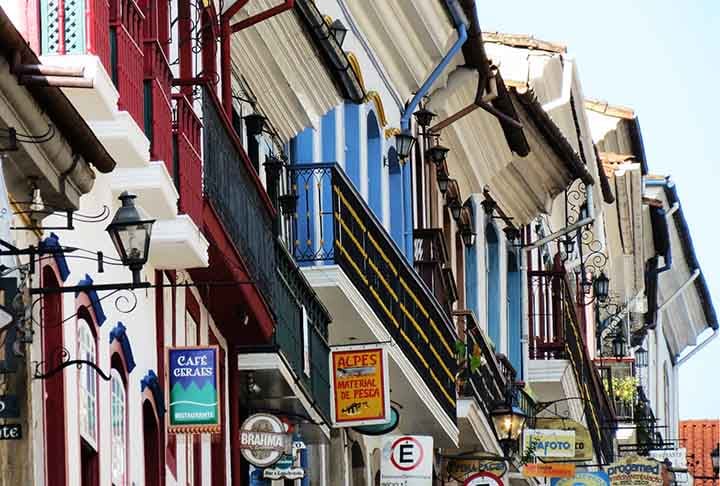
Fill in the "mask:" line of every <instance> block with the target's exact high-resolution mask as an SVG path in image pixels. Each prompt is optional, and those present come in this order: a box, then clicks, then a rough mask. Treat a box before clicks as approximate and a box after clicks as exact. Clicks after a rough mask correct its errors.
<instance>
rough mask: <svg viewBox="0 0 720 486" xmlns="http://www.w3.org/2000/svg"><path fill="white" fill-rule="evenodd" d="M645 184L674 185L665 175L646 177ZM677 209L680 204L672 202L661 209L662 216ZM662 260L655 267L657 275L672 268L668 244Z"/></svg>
mask: <svg viewBox="0 0 720 486" xmlns="http://www.w3.org/2000/svg"><path fill="white" fill-rule="evenodd" d="M645 185H646V186H647V187H673V186H674V185H675V183H674V182H673V181H672V180H670V178H669V177H666V178H665V179H662V180H657V179H646V180H645ZM678 209H680V204H679V203H677V202H674V203H673V205H672V206H670V208H669V209H667V210H665V211H663V216H665V217H666V218H669V217H670V216H672V215H673V213H675V211H677V210H678ZM663 261H664V263H665V264H664V265H663V266H662V267H660V268H658V269H657V273H658V275H659V274H661V273H663V272H667V271H668V270H670V269H671V268H672V249H671V248H670V245H668V249H667V251H666V252H665V254H664V255H663Z"/></svg>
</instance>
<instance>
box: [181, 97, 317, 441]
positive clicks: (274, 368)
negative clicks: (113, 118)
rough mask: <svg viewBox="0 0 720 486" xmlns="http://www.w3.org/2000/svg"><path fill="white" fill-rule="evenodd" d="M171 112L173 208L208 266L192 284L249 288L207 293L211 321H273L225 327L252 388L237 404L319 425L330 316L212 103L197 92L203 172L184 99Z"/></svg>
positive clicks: (310, 433) (194, 122)
mask: <svg viewBox="0 0 720 486" xmlns="http://www.w3.org/2000/svg"><path fill="white" fill-rule="evenodd" d="M175 106H176V120H175V142H174V144H175V146H176V160H177V172H176V179H175V180H176V181H177V183H178V185H179V193H180V195H181V197H180V208H181V210H182V211H183V212H185V213H187V214H189V215H192V217H193V218H194V219H195V218H198V224H199V225H200V226H202V227H203V228H204V231H205V233H206V235H207V236H208V239H209V240H211V250H210V267H209V268H208V269H207V270H203V271H199V272H196V273H194V274H193V278H198V279H203V280H223V279H232V278H234V279H244V280H247V279H249V280H251V281H252V282H253V284H252V285H245V286H241V287H238V288H230V289H222V288H217V289H214V292H213V295H212V296H211V297H210V298H209V300H210V310H211V313H212V314H213V317H214V318H215V321H216V322H226V323H235V322H237V320H238V317H237V312H238V311H237V310H236V309H240V312H243V313H245V315H246V316H247V319H248V320H251V319H252V320H253V321H257V322H259V321H260V319H261V317H262V316H263V315H265V314H264V313H265V312H266V313H267V314H268V315H269V316H270V320H271V322H270V328H269V329H266V328H265V327H264V325H263V324H262V323H260V324H257V322H255V323H254V324H257V325H247V326H235V325H234V326H228V328H227V332H228V333H229V334H231V335H233V337H234V338H235V339H236V341H238V342H242V343H247V346H243V347H242V348H239V349H238V351H239V352H240V355H239V361H238V369H239V371H240V372H241V378H242V379H243V380H245V383H246V384H247V383H249V381H250V380H252V381H253V383H255V384H257V385H258V386H259V387H260V392H258V393H256V394H255V395H254V396H246V395H247V394H246V393H245V391H244V390H247V388H243V389H242V390H243V392H242V393H241V399H243V400H250V401H252V402H253V403H252V404H251V405H252V406H253V407H255V408H265V409H275V410H282V411H283V412H285V413H291V414H297V415H298V416H309V417H310V418H311V419H312V420H311V422H314V423H320V422H323V421H325V422H326V421H328V420H329V416H330V413H329V410H330V381H329V376H328V374H329V369H328V363H329V346H328V342H327V340H328V327H329V323H330V315H329V314H328V312H327V310H326V309H325V307H324V306H323V304H322V302H321V301H320V299H319V298H318V296H317V295H316V294H315V291H314V290H313V288H312V287H311V286H310V284H309V283H308V282H307V280H306V279H305V277H304V276H303V273H302V272H301V271H300V269H299V268H298V266H297V264H296V263H295V261H294V260H293V258H292V255H290V254H289V253H288V252H287V250H286V249H285V247H284V246H283V244H282V243H281V241H280V240H279V239H278V238H277V236H276V233H275V230H274V228H275V224H274V218H275V213H274V210H273V208H272V206H271V205H270V202H269V199H268V197H267V194H266V193H265V191H264V189H263V187H262V185H261V184H260V182H259V179H258V178H257V175H256V173H255V171H254V169H253V168H252V165H251V164H250V161H249V160H248V158H247V155H246V154H245V152H244V150H243V148H242V146H241V144H240V141H239V139H238V138H237V135H236V133H235V132H234V130H233V128H232V126H231V124H230V121H229V119H228V118H227V116H226V115H225V113H224V112H223V111H222V108H221V107H220V103H219V101H218V99H217V96H216V95H215V94H214V93H213V92H211V91H209V90H207V89H205V90H204V91H203V121H202V126H203V137H202V143H203V144H204V151H203V152H204V155H205V158H204V161H203V163H202V166H201V165H200V164H199V155H198V154H199V150H198V148H199V147H198V143H199V141H200V138H199V129H200V122H199V120H198V119H197V117H196V116H195V115H194V113H193V112H192V107H191V106H190V104H189V103H188V101H187V100H186V99H185V98H184V97H180V96H178V97H176V98H175ZM201 174H202V179H200V177H199V176H200V175H201ZM200 180H202V185H201V184H200ZM218 228H219V230H218ZM241 301H242V304H245V305H241ZM262 309H265V311H263V310H262ZM226 326H227V325H226ZM233 333H235V334H233ZM308 427H310V426H308ZM310 428H312V427H310ZM320 432H322V433H320ZM321 435H324V436H325V437H326V438H329V429H328V428H327V427H326V426H321V427H320V428H319V429H317V430H316V429H313V430H306V431H304V432H303V436H304V437H309V440H311V441H312V440H314V439H313V438H317V440H321Z"/></svg>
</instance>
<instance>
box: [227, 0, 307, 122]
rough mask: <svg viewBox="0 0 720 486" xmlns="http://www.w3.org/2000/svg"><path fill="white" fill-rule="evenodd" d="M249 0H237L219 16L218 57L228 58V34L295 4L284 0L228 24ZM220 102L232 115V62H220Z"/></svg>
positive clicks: (288, 8)
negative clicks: (221, 68)
mask: <svg viewBox="0 0 720 486" xmlns="http://www.w3.org/2000/svg"><path fill="white" fill-rule="evenodd" d="M249 1H250V0H238V1H237V3H235V4H234V5H233V6H232V7H230V8H229V9H227V10H226V11H225V13H224V14H222V16H221V18H220V38H221V42H220V59H227V60H229V59H230V36H231V35H232V34H234V33H235V32H240V31H241V30H243V29H246V28H248V27H251V26H253V25H255V24H257V23H259V22H262V21H264V20H267V19H269V18H270V17H274V16H275V15H277V14H279V13H282V12H285V11H286V10H291V9H292V8H293V7H294V6H295V0H285V1H284V2H283V3H281V4H280V5H276V6H275V7H271V8H269V9H267V10H263V11H262V12H259V13H257V14H255V15H252V16H250V17H248V18H246V19H243V20H241V21H240V22H238V23H237V24H234V25H230V19H231V18H232V17H233V16H234V15H235V14H236V13H238V12H239V11H240V9H241V8H243V7H244V6H245V5H247V3H248V2H249ZM222 67H223V70H222V102H223V105H225V111H226V112H227V114H228V115H229V116H232V86H231V84H230V83H231V81H230V78H231V75H232V63H230V62H224V63H222Z"/></svg>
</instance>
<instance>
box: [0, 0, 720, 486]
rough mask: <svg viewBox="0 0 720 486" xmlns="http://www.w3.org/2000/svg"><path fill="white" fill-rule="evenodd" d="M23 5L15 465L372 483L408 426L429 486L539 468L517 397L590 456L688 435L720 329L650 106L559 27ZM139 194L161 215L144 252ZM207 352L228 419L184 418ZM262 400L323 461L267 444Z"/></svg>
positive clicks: (154, 1)
mask: <svg viewBox="0 0 720 486" xmlns="http://www.w3.org/2000/svg"><path fill="white" fill-rule="evenodd" d="M0 7H1V9H2V10H0V13H2V16H0V35H2V36H4V37H3V41H4V42H3V47H2V49H4V50H3V55H4V56H5V57H4V64H3V65H1V66H0V68H2V69H3V71H2V73H4V74H1V73H0V75H1V76H2V77H1V78H0V82H2V84H0V89H1V91H0V94H2V95H3V97H2V98H0V102H2V103H4V104H2V105H0V107H2V108H3V111H2V112H0V115H2V119H1V120H2V124H3V125H0V127H3V126H6V127H8V128H15V129H16V133H17V137H16V138H17V146H18V150H17V151H13V152H11V153H10V155H9V156H8V157H5V158H4V159H3V169H4V180H5V181H6V186H7V190H6V191H2V192H6V193H7V194H8V197H9V203H10V206H9V207H10V208H11V209H10V210H11V211H13V215H14V216H13V218H12V220H9V219H8V221H7V222H6V223H7V227H3V228H0V230H2V231H3V233H2V238H8V239H9V240H8V241H10V242H12V245H14V246H16V247H17V248H26V247H28V248H31V249H32V248H35V249H37V250H32V251H31V252H29V253H28V252H26V253H19V254H16V255H13V257H14V258H15V259H16V260H14V264H15V266H16V267H18V265H19V267H18V268H19V270H17V271H16V273H10V272H6V273H8V276H9V277H10V280H9V281H8V285H9V288H14V291H15V292H16V293H20V294H21V295H24V296H25V297H26V298H25V299H24V300H23V299H20V301H19V303H18V304H17V306H16V307H17V308H14V311H13V312H14V313H11V314H12V317H13V319H11V321H12V323H13V324H12V325H11V326H9V327H8V328H7V329H13V334H12V339H10V340H7V339H6V342H8V343H11V344H12V345H13V346H14V347H13V346H11V347H7V346H6V347H5V350H4V354H3V355H2V357H3V358H4V360H5V361H6V362H8V363H9V362H10V358H11V357H14V360H15V361H17V362H18V363H20V365H18V366H17V367H16V368H13V369H10V368H7V369H5V368H3V369H0V371H2V372H3V375H2V376H3V377H8V379H6V380H5V381H4V385H3V386H4V388H3V394H4V396H7V395H12V396H14V397H17V398H18V400H19V403H20V407H19V412H18V417H17V420H15V422H18V421H19V422H18V423H20V424H21V425H22V429H23V435H22V438H18V440H17V441H15V442H4V443H0V446H2V447H0V450H3V449H4V448H5V447H6V445H7V444H10V446H9V447H12V446H13V445H15V444H20V447H19V449H18V450H22V451H23V452H22V454H18V457H17V459H15V458H13V459H10V457H11V455H10V454H9V453H7V454H6V455H5V456H3V458H5V457H7V458H8V459H6V460H7V461H8V462H6V463H3V465H4V466H6V467H3V469H2V472H0V484H38V485H48V486H64V485H74V484H82V485H83V486H84V485H88V486H93V485H101V484H102V485H104V484H113V485H115V486H130V485H148V486H151V485H160V484H163V485H166V484H167V485H175V484H178V485H179V484H183V485H194V486H200V485H268V486H269V485H273V486H277V485H280V484H291V483H292V484H295V485H296V486H297V485H299V484H302V485H353V486H360V485H373V484H381V481H382V480H381V475H382V471H381V469H382V466H381V464H382V463H383V455H387V444H386V443H387V441H388V437H389V436H399V435H406V436H429V437H431V438H432V441H433V449H432V451H429V452H428V454H427V455H428V457H429V458H430V459H432V467H431V469H432V471H433V473H432V478H433V479H431V480H429V482H428V484H462V481H464V479H465V477H466V476H467V474H468V471H467V470H466V471H465V473H464V474H465V476H462V477H458V476H457V474H456V473H455V471H456V470H457V468H458V467H459V466H458V465H459V464H463V465H464V467H467V468H469V469H470V470H471V471H474V470H480V469H482V468H487V467H490V466H489V465H488V464H490V463H493V464H495V466H496V469H495V472H497V473H498V474H499V476H500V477H501V479H502V481H504V482H505V483H508V484H510V483H511V484H513V485H517V486H520V485H521V484H534V483H537V482H538V481H539V480H538V479H536V478H533V477H526V476H524V475H523V464H525V463H526V462H536V461H537V460H536V459H533V458H532V454H531V453H528V452H527V451H526V450H525V447H524V446H523V445H522V444H521V443H517V444H515V446H514V448H508V445H509V443H508V440H507V437H505V436H504V435H503V431H502V430H499V429H497V428H496V426H495V425H494V420H493V419H494V414H493V412H494V411H496V410H497V409H498V407H500V406H501V405H511V406H514V407H515V408H516V409H520V410H522V412H523V413H524V415H525V416H526V417H527V425H526V426H527V427H528V428H531V427H532V428H540V429H542V428H543V427H545V428H560V427H562V428H565V427H566V426H567V424H566V423H565V422H563V425H562V426H556V425H552V423H553V422H552V421H553V419H554V417H557V416H560V417H562V418H563V419H564V420H566V421H570V422H572V423H573V425H571V426H570V427H571V428H573V427H576V428H577V430H580V431H584V433H585V434H586V435H587V437H588V440H587V442H586V443H584V444H583V445H584V446H586V447H587V449H586V450H585V451H584V452H583V453H580V452H578V453H577V454H576V456H575V458H576V459H577V460H578V461H580V462H579V464H581V465H583V464H584V465H597V464H601V465H608V464H610V463H612V462H613V461H615V460H616V459H617V458H618V457H620V456H623V455H626V454H630V453H638V452H639V453H642V454H647V453H648V451H649V450H651V449H656V448H658V447H666V446H667V447H671V446H672V441H673V438H676V437H678V435H677V434H678V431H679V428H678V425H677V417H678V414H677V403H678V400H677V372H676V366H677V364H678V362H679V361H680V359H681V355H682V353H683V351H684V350H685V348H686V347H687V346H689V345H692V344H693V343H694V342H695V339H696V338H697V336H698V335H699V334H700V333H701V332H702V331H703V330H704V329H705V328H706V327H711V328H714V329H716V328H717V320H716V318H715V314H714V310H713V308H712V303H711V302H710V299H709V294H708V292H707V287H706V285H705V282H704V279H703V277H702V274H701V271H700V269H699V265H698V262H697V259H696V258H695V256H694V253H693V251H692V243H691V241H690V237H689V230H688V228H687V223H686V221H685V219H684V217H683V216H682V210H681V209H679V202H678V200H677V193H676V192H675V190H674V186H673V185H672V182H671V181H670V180H669V179H665V178H658V177H655V176H652V175H651V174H649V172H648V168H647V162H646V161H645V155H644V152H643V148H642V139H641V137H640V133H639V126H638V125H637V119H636V118H635V117H634V114H632V113H630V112H628V111H627V110H625V111H623V110H621V109H619V108H612V107H608V106H607V105H606V104H605V105H603V104H602V103H599V102H595V101H590V100H587V101H586V100H585V96H584V95H583V91H582V85H581V83H580V79H579V72H578V69H577V66H576V63H575V61H574V59H572V58H571V57H568V56H567V53H566V49H565V47H564V46H560V45H557V44H552V43H548V42H543V41H539V40H537V39H534V38H532V37H529V36H523V35H507V34H500V33H483V32H482V31H481V26H480V23H479V20H478V17H477V13H476V9H477V6H476V5H475V2H474V1H472V0H463V1H455V0H448V1H439V0H438V1H427V2H366V1H346V0H317V1H311V0H295V1H285V2H282V3H280V4H276V3H274V2H269V1H266V0H261V1H253V2H247V1H243V0H237V1H235V2H224V3H223V2H220V3H218V2H211V1H210V2H208V1H204V2H199V3H198V2H191V1H189V0H172V1H159V0H144V1H141V2H136V1H134V0H110V1H104V0H100V1H98V0H84V1H69V0H65V1H64V2H55V1H49V0H22V1H19V0H18V1H12V0H10V1H1V0H0ZM395 19H403V24H404V25H405V26H406V27H404V28H400V27H399V26H398V23H397V22H396V21H395ZM4 46H7V47H4ZM18 59H19V61H18ZM48 123H51V124H52V125H51V126H52V127H54V129H53V132H52V137H51V141H50V142H48V141H47V140H45V138H44V136H43V135H42V134H43V133H45V132H44V131H43V130H47V125H48ZM0 130H2V131H0V135H2V134H4V133H6V132H7V133H8V134H9V133H10V132H9V131H7V129H6V128H0ZM33 136H36V137H37V138H36V139H34V138H33ZM410 142H412V143H410ZM0 143H3V139H2V138H0ZM3 150H4V149H3ZM2 153H4V151H3V152H0V154H2ZM0 189H1V188H0ZM126 193H131V194H132V195H133V196H135V199H132V197H131V196H130V195H128V194H126ZM121 200H122V201H121ZM23 201H27V202H23ZM23 204H24V205H25V206H27V207H25V206H23ZM127 204H135V205H137V206H139V207H142V208H143V210H144V213H146V214H145V216H144V218H145V219H146V220H152V232H151V234H150V235H149V237H150V243H149V249H148V256H147V260H146V261H144V262H143V264H142V265H141V268H138V267H137V266H135V267H131V268H130V270H132V273H131V272H128V268H127V267H128V264H127V263H126V260H127V258H126V257H127V255H124V254H123V253H122V251H119V249H118V247H117V246H116V245H113V244H111V242H112V241H111V239H110V238H109V237H108V233H107V232H106V226H107V225H108V223H109V222H110V221H111V218H112V217H113V214H120V213H119V212H118V211H120V209H119V208H120V207H121V205H123V206H126V205H127ZM33 211H34V212H33ZM26 216H27V217H26ZM73 218H74V219H73ZM671 223H672V224H671ZM21 226H22V227H23V228H24V229H19V228H20V227H21ZM28 229H29V231H28ZM30 245H33V246H30ZM8 256H10V255H8ZM3 258H5V257H3ZM660 259H662V265H663V266H660ZM673 262H674V264H673ZM5 265H6V266H7V267H8V268H12V266H11V265H9V264H7V263H6V264H5ZM666 270H668V272H667V273H665V274H664V275H660V274H662V273H663V272H665V271H666ZM17 272H19V273H17ZM28 275H29V277H28ZM23 276H24V277H23ZM604 277H609V282H610V283H609V287H610V289H609V291H608V289H607V288H605V290H604V291H603V289H602V288H601V287H602V286H601V285H598V284H599V283H602V280H603V278H604ZM605 280H606V282H605V283H606V284H607V278H606V279H605ZM131 282H132V283H131ZM8 305H9V304H8V302H7V301H6V303H5V306H6V307H7V306H8ZM683 309H685V310H689V311H690V312H691V316H692V319H691V321H692V322H690V323H689V324H688V322H686V321H683V320H681V318H680V315H681V314H682V313H683V312H685V311H684V310H683ZM23 326H24V327H23ZM33 326H34V334H33V333H30V332H29V331H28V334H29V335H28V336H23V335H21V334H20V335H19V334H18V332H21V331H22V330H23V329H25V330H26V331H27V329H26V328H33ZM0 329H2V328H0ZM0 332H1V331H0ZM623 340H624V341H623ZM620 341H623V342H622V343H621V342H620ZM621 344H623V345H624V347H623V346H621ZM357 345H367V346H370V347H372V346H382V347H384V348H385V349H386V350H387V356H388V362H387V377H388V382H389V387H388V392H387V393H388V394H389V397H388V399H389V400H390V401H391V404H392V407H393V409H394V411H395V412H396V413H397V415H398V419H397V424H395V426H394V428H393V429H392V430H389V428H388V430H387V431H386V433H385V434H383V433H382V432H383V430H382V426H381V427H380V431H379V432H378V429H372V430H369V429H367V428H365V429H362V428H361V429H357V428H348V427H340V426H338V425H339V424H338V423H337V422H333V416H334V415H336V414H337V410H333V409H332V407H333V403H334V402H333V400H332V399H331V395H332V394H333V393H334V391H336V390H334V383H335V380H336V374H335V373H336V372H335V371H333V369H332V368H331V366H330V362H331V352H332V351H333V350H340V349H343V346H357ZM616 345H617V346H616ZM186 347H201V348H208V347H216V348H212V349H216V350H217V351H216V353H217V354H216V355H215V356H216V363H215V366H214V368H213V372H214V373H215V375H216V376H217V381H216V388H217V397H218V398H217V399H216V406H217V416H218V418H219V424H218V425H213V428H212V431H210V430H209V429H206V428H202V427H201V428H197V429H193V430H190V429H184V430H182V431H178V429H177V428H173V422H172V420H173V419H172V413H173V412H172V410H173V408H172V407H173V406H174V403H173V402H172V399H171V396H172V392H171V390H170V382H171V381H172V379H173V377H174V376H177V375H174V373H175V372H176V371H175V370H176V366H175V365H176V363H174V362H171V360H170V359H169V352H170V351H171V350H173V349H176V348H186ZM616 348H617V349H616ZM668 350H669V351H668ZM643 352H644V353H645V354H644V359H645V361H644V363H645V364H644V365H643V364H641V356H640V355H642V353H643ZM21 355H22V356H21ZM0 363H1V362H0ZM636 379H637V380H639V381H637V382H636V381H635V380H636ZM628 383H629V384H630V392H629V395H628V396H625V395H621V394H620V393H619V392H618V390H619V389H620V388H619V387H620V386H621V384H625V385H627V384H628ZM626 388H627V387H626ZM3 403H4V402H3ZM258 414H263V415H265V416H270V417H274V419H275V420H279V421H280V422H279V423H280V424H281V425H280V426H279V427H280V428H281V429H282V430H276V431H275V432H276V433H277V434H279V435H283V436H285V437H289V438H290V439H288V440H290V441H291V442H292V443H294V444H295V445H294V446H293V447H294V449H293V451H294V452H293V453H292V455H289V456H287V457H286V458H284V460H285V461H286V462H288V461H289V463H290V464H289V465H288V466H287V467H288V468H296V469H299V470H300V471H301V472H302V474H301V475H302V478H300V477H295V478H285V479H281V478H277V477H275V478H274V479H273V478H268V477H264V476H267V474H266V473H267V469H268V468H263V467H261V466H260V465H259V464H260V462H261V461H258V459H257V457H256V456H253V457H255V459H252V457H249V456H250V455H249V454H248V453H247V450H248V449H250V450H252V448H253V447H255V446H253V445H252V444H249V443H248V442H247V439H245V438H243V437H244V436H243V434H242V433H241V429H242V431H243V432H248V431H247V430H245V429H244V427H245V426H247V424H248V423H249V422H251V420H248V419H252V418H255V417H257V416H258ZM6 421H7V420H6ZM8 422H9V421H8ZM271 422H272V419H271ZM272 423H275V422H272ZM626 425H631V426H632V427H630V428H631V429H632V431H631V432H630V433H628V432H627V431H628V427H627V426H626ZM661 429H662V430H664V431H665V432H663V433H662V434H661V435H662V436H660V435H658V434H659V433H660V432H659V431H660V430H661ZM3 430H5V429H3ZM8 430H9V429H8ZM178 432H179V433H178ZM250 432H253V431H252V430H251V431H250ZM256 450H260V451H261V452H262V453H261V454H260V456H263V454H269V453H268V452H267V449H262V448H260V449H257V447H256ZM6 452H9V449H6ZM528 454H530V456H529V457H528ZM270 455H271V454H270ZM508 455H514V457H515V459H521V460H513V461H506V460H507V459H508V457H507V456H508ZM13 461H14V462H13ZM463 461H465V462H463ZM467 461H470V462H469V463H468V462H467ZM473 461H474V462H473ZM498 462H499V463H500V466H497V464H498ZM590 467H597V466H590ZM276 469H277V468H276ZM6 471H7V472H6ZM272 474H280V475H281V476H282V474H281V473H280V472H277V471H276V472H274V473H272ZM272 474H271V475H272Z"/></svg>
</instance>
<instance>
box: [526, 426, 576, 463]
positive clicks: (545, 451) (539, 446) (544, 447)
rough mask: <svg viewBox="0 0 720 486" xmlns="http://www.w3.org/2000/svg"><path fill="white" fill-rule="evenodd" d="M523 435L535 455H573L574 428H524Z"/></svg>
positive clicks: (570, 456)
mask: <svg viewBox="0 0 720 486" xmlns="http://www.w3.org/2000/svg"><path fill="white" fill-rule="evenodd" d="M524 435H525V448H526V449H527V448H530V449H532V451H533V455H534V456H535V457H542V458H546V457H569V458H572V457H575V431H574V430H558V429H526V431H525V434H524Z"/></svg>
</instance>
